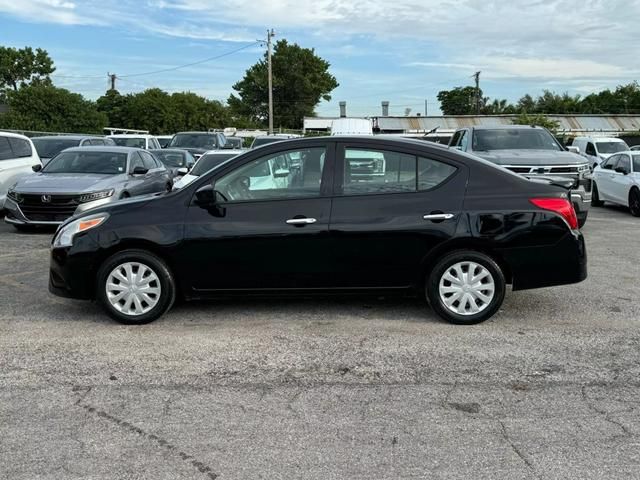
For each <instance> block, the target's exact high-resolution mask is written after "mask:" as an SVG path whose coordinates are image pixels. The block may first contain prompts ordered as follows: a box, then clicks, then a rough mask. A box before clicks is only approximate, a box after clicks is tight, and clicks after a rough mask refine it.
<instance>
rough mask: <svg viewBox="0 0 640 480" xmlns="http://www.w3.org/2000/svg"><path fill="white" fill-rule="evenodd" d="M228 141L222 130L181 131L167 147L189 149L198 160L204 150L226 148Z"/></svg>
mask: <svg viewBox="0 0 640 480" xmlns="http://www.w3.org/2000/svg"><path fill="white" fill-rule="evenodd" d="M226 143H227V139H226V137H225V136H224V134H223V133H221V132H180V133H176V134H175V135H174V136H173V138H172V139H171V142H170V143H169V146H168V147H167V148H180V149H182V150H188V151H189V152H191V154H192V155H193V156H194V157H195V159H196V160H197V159H198V158H200V156H201V155H202V154H203V153H204V152H206V151H208V150H217V149H220V148H224V146H225V145H226Z"/></svg>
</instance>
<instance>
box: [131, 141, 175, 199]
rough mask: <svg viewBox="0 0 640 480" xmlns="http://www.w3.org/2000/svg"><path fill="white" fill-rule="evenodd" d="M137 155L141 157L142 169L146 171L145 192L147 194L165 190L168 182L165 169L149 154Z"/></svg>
mask: <svg viewBox="0 0 640 480" xmlns="http://www.w3.org/2000/svg"><path fill="white" fill-rule="evenodd" d="M138 153H139V154H140V156H141V157H142V163H143V164H144V168H146V169H148V172H147V174H146V175H145V184H146V185H145V190H146V191H147V192H149V193H151V192H162V191H163V190H165V186H166V184H167V182H168V181H169V178H168V173H167V169H166V168H164V166H162V164H161V163H160V162H159V161H157V160H156V159H155V158H154V157H153V155H151V154H150V153H149V152H146V151H140V152H138Z"/></svg>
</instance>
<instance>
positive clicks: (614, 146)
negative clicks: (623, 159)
mask: <svg viewBox="0 0 640 480" xmlns="http://www.w3.org/2000/svg"><path fill="white" fill-rule="evenodd" d="M596 146H597V147H598V152H600V153H618V152H624V151H626V150H629V147H627V144H626V143H623V142H596Z"/></svg>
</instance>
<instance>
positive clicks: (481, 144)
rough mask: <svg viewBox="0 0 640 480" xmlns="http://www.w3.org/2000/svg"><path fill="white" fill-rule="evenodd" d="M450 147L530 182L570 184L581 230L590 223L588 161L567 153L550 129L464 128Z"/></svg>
mask: <svg viewBox="0 0 640 480" xmlns="http://www.w3.org/2000/svg"><path fill="white" fill-rule="evenodd" d="M449 147H452V148H456V149H458V150H462V151H463V152H467V153H472V154H474V155H477V156H479V157H482V158H484V159H485V160H489V161H490V162H493V163H496V164H498V165H501V166H503V167H505V168H508V169H509V170H511V171H512V172H514V173H518V174H520V175H524V176H525V177H528V178H533V179H536V178H537V179H540V178H542V179H548V180H550V181H561V182H566V183H567V184H570V185H571V201H572V203H573V207H574V208H575V210H576V214H577V216H578V222H579V224H580V227H582V226H583V225H584V223H585V222H586V221H587V215H588V213H589V205H591V188H592V181H591V170H590V168H589V164H588V162H587V160H586V159H585V158H584V157H582V156H580V155H578V154H575V153H572V152H569V151H567V150H566V149H565V148H564V147H563V146H562V145H561V144H560V142H558V141H557V140H556V138H555V137H554V136H553V135H552V134H551V133H550V132H549V131H548V130H547V129H545V128H542V127H534V126H528V125H496V126H491V127H469V128H461V129H459V130H458V131H456V133H455V134H454V135H453V137H452V138H451V141H450V142H449ZM567 180H572V182H571V181H568V182H567Z"/></svg>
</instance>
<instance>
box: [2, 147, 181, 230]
mask: <svg viewBox="0 0 640 480" xmlns="http://www.w3.org/2000/svg"><path fill="white" fill-rule="evenodd" d="M34 171H35V172H37V173H36V175H29V176H26V177H23V178H21V179H20V180H18V182H17V183H16V184H15V185H14V186H13V187H11V188H10V189H9V192H8V193H7V200H6V203H5V208H6V210H7V214H6V216H5V221H6V222H7V223H10V224H12V225H13V226H15V227H16V228H17V229H18V230H25V229H28V228H30V227H32V226H37V225H59V224H61V223H63V222H64V221H65V220H67V219H68V218H69V217H71V216H72V215H79V214H82V213H84V212H86V211H87V210H90V209H92V208H95V207H97V206H100V205H104V204H107V203H111V202H113V201H115V200H118V199H122V198H128V197H133V196H136V195H144V194H151V193H156V192H166V191H169V190H171V178H170V174H169V171H168V170H167V169H166V168H165V167H164V165H162V163H161V162H160V161H158V160H156V159H155V158H154V156H153V155H151V154H150V153H149V152H147V151H146V150H141V149H137V148H128V147H107V146H103V147H75V148H69V149H66V150H64V151H63V152H60V153H59V154H58V155H56V156H55V157H54V158H53V159H51V161H50V162H49V163H47V165H46V166H45V167H44V168H42V167H41V166H40V165H36V167H35V168H34Z"/></svg>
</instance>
